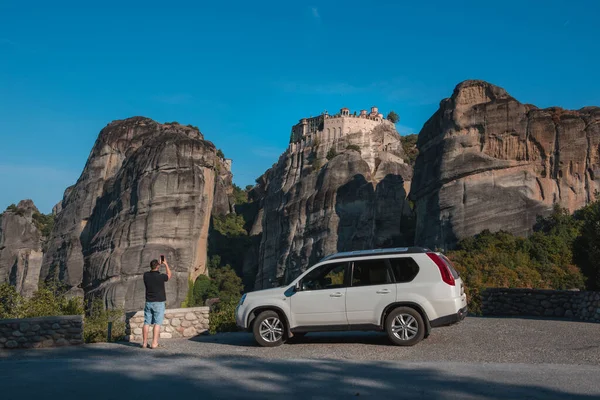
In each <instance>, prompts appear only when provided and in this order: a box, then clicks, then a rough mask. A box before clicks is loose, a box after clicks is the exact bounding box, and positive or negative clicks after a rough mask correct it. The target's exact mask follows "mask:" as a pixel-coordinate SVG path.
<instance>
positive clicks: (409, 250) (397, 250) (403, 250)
mask: <svg viewBox="0 0 600 400" xmlns="http://www.w3.org/2000/svg"><path fill="white" fill-rule="evenodd" d="M428 252H431V250H429V249H428V248H426V247H392V248H388V249H371V250H356V251H345V252H340V253H335V254H331V255H328V256H326V257H323V258H322V259H321V261H319V262H323V261H329V260H337V259H340V258H349V257H369V256H384V255H396V254H415V253H428Z"/></svg>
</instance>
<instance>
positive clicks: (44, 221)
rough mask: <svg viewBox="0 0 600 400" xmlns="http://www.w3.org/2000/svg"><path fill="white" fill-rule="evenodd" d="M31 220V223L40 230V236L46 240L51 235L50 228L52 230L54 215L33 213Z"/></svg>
mask: <svg viewBox="0 0 600 400" xmlns="http://www.w3.org/2000/svg"><path fill="white" fill-rule="evenodd" d="M32 218H33V223H34V224H35V226H36V228H38V229H39V230H40V232H41V233H42V236H44V237H46V238H48V237H49V236H50V234H51V233H52V228H54V215H52V214H41V213H37V212H36V213H33V215H32Z"/></svg>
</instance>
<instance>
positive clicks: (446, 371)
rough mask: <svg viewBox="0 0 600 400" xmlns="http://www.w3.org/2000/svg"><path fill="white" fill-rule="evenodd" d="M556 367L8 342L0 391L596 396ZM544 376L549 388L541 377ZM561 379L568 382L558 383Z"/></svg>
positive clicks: (589, 371)
mask: <svg viewBox="0 0 600 400" xmlns="http://www.w3.org/2000/svg"><path fill="white" fill-rule="evenodd" d="M306 340H308V338H307V339H306ZM17 353H19V354H17ZM554 367H560V368H554ZM519 368H531V369H527V370H519ZM562 368H564V366H549V367H548V368H547V369H541V368H539V366H536V367H535V368H533V367H531V366H518V365H514V364H512V365H501V364H461V363H444V364H437V363H397V362H396V363H389V362H361V363H357V362H347V361H340V360H335V361H332V360H278V359H264V358H257V357H248V356H246V357H244V356H237V357H235V356H223V355H220V356H215V357H208V358H202V357H198V356H195V357H191V356H189V355H186V354H172V353H167V352H162V351H160V350H142V349H135V348H132V347H127V346H114V345H112V346H106V345H105V346H85V347H73V348H65V349H59V350H48V351H46V350H38V351H22V352H15V354H12V355H11V356H9V357H4V358H2V359H0V387H1V388H2V389H1V390H2V397H3V398H7V399H13V398H18V399H39V398H41V397H44V398H60V399H61V400H62V399H83V398H85V399H113V398H145V397H147V398H149V397H152V398H180V397H183V398H203V399H209V398H215V399H224V398H232V399H248V398H256V399H271V398H277V399H281V398H285V399H304V398H319V399H333V398H349V397H355V396H360V397H369V398H377V399H383V398H390V399H391V398H394V399H398V398H427V399H456V398H469V399H472V398H485V399H507V398H510V399H547V400H552V399H561V400H562V399H564V398H569V399H575V400H584V399H585V400H588V399H589V400H591V399H597V398H598V394H599V393H600V392H597V393H595V395H585V394H577V393H575V392H574V391H573V388H574V387H576V388H577V389H579V385H580V383H579V382H578V381H577V379H575V381H573V380H572V379H573V377H571V378H569V377H567V376H566V375H565V371H564V370H563V369H562ZM573 368H579V369H578V370H577V371H575V372H576V373H577V375H576V376H577V377H580V378H578V379H581V380H582V383H581V384H582V385H583V384H585V383H586V382H590V380H591V379H592V378H593V376H592V375H594V374H595V375H594V376H595V377H596V380H595V381H596V382H597V378H598V370H597V368H591V367H589V368H588V367H582V366H573ZM524 371H527V373H525V372H524ZM574 374H575V373H574ZM574 374H572V375H573V376H575V375H574ZM592 380H593V379H592ZM531 382H533V383H531ZM542 385H543V386H542ZM552 385H554V386H555V388H549V387H548V386H552ZM589 385H593V383H588V388H589V387H590V386H589ZM568 386H570V390H569V391H568V390H567V389H565V387H568ZM559 388H560V389H559Z"/></svg>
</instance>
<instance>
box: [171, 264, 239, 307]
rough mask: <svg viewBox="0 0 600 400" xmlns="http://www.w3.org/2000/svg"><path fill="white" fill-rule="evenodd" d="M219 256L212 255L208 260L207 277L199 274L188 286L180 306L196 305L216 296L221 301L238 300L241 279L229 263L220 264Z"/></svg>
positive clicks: (235, 301) (200, 304)
mask: <svg viewBox="0 0 600 400" xmlns="http://www.w3.org/2000/svg"><path fill="white" fill-rule="evenodd" d="M220 263H221V257H219V256H213V257H211V259H210V260H209V262H208V272H209V274H210V275H211V277H210V278H209V277H208V276H206V275H200V276H199V277H198V278H197V279H196V281H195V282H194V283H193V284H192V283H191V282H190V285H189V286H188V294H187V298H186V301H185V302H183V303H182V305H181V306H182V307H197V306H203V305H205V304H206V300H208V299H213V298H218V299H219V301H220V302H221V303H229V302H233V303H236V304H237V302H238V301H239V300H240V298H241V295H242V291H243V285H242V279H241V278H240V277H239V276H238V275H237V274H236V273H235V271H234V270H233V268H231V266H229V265H225V266H221V265H220Z"/></svg>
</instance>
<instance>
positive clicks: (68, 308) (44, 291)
mask: <svg viewBox="0 0 600 400" xmlns="http://www.w3.org/2000/svg"><path fill="white" fill-rule="evenodd" d="M65 292H66V290H65V288H64V286H62V285H60V284H58V283H45V284H42V285H41V286H40V288H39V289H38V290H37V291H36V292H35V293H34V294H33V296H32V297H31V298H28V299H27V298H25V297H23V296H21V294H20V293H18V292H17V290H16V289H15V288H14V286H12V285H9V284H8V283H2V284H0V319H7V318H34V317H47V316H56V315H80V314H83V312H84V309H83V301H82V300H81V299H80V298H78V297H68V296H66V295H65Z"/></svg>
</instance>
